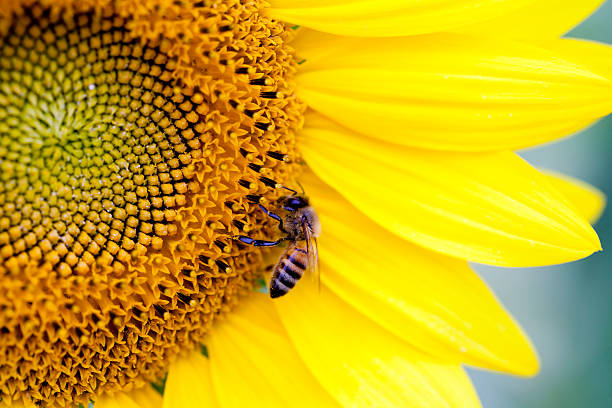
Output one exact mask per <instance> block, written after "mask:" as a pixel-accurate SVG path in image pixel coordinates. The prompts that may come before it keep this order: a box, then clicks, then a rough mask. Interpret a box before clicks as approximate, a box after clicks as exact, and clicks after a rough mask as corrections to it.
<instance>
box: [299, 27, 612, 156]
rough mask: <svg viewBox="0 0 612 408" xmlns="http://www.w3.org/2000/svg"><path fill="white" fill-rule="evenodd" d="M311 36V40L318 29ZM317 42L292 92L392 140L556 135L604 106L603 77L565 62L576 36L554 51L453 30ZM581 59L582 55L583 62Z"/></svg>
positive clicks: (515, 141) (460, 141) (466, 144)
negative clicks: (568, 46) (566, 49)
mask: <svg viewBox="0 0 612 408" xmlns="http://www.w3.org/2000/svg"><path fill="white" fill-rule="evenodd" d="M314 37H316V40H314V42H315V43H317V44H319V43H320V42H321V40H322V38H324V37H325V36H324V35H323V36H322V35H320V34H317V35H315V36H314ZM300 41H301V43H300V44H301V45H302V46H305V41H306V42H308V40H306V39H302V40H300ZM558 41H562V40H558ZM326 44H327V45H326V48H327V49H326V50H325V51H323V50H322V47H321V46H320V45H317V46H315V47H313V48H314V51H307V52H306V54H305V56H304V57H305V58H306V63H305V64H303V67H304V70H303V72H302V73H300V74H299V75H298V76H297V82H298V92H299V95H300V97H301V98H303V99H304V100H305V101H306V102H307V103H308V105H309V106H310V107H311V108H312V109H314V110H317V111H319V112H320V113H323V114H324V115H326V116H328V117H330V118H332V119H334V120H336V121H337V122H339V123H342V124H343V125H345V126H347V127H349V128H351V129H353V130H355V131H357V132H360V133H364V134H366V135H368V136H371V137H376V138H380V139H383V140H387V141H392V142H393V143H398V144H403V145H409V146H416V147H425V148H431V149H441V150H463V151H484V150H504V149H517V148H522V147H526V146H532V145H536V144H539V143H543V142H546V141H550V140H553V139H556V138H559V137H563V136H566V135H568V134H570V133H572V132H575V131H577V130H579V129H581V128H583V127H584V126H586V125H588V124H590V123H592V122H593V121H594V120H596V119H598V118H601V117H602V116H605V115H607V114H608V113H610V112H611V111H612V82H611V81H610V80H609V79H608V78H604V77H602V76H600V75H598V74H595V73H593V72H591V71H589V70H588V69H586V68H583V67H582V66H580V65H577V64H574V63H572V62H570V60H569V58H570V57H571V55H576V56H577V57H581V58H582V57H585V54H584V53H583V54H581V53H580V52H579V51H580V47H579V46H578V45H574V49H573V50H572V52H571V53H570V52H567V53H565V54H564V55H563V56H564V57H566V58H568V59H562V58H561V57H559V55H557V54H555V53H554V52H551V51H548V50H546V49H544V48H536V47H535V46H530V45H526V44H520V43H514V42H508V41H500V40H497V41H494V40H491V39H483V38H476V37H471V36H465V35H458V34H440V35H429V36H421V37H409V38H395V39H386V40H370V39H364V40H360V39H338V41H337V42H335V41H333V39H330V40H329V41H326ZM306 48H308V47H306ZM572 61H574V60H573V59H572ZM590 61H591V60H590V59H589V58H588V57H585V58H584V63H585V66H589V65H588V64H589V63H590Z"/></svg>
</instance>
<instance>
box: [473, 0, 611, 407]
mask: <svg viewBox="0 0 612 408" xmlns="http://www.w3.org/2000/svg"><path fill="white" fill-rule="evenodd" d="M517 23H520V22H517ZM568 36H569V37H577V38H588V39H593V40H598V41H602V42H607V43H612V2H611V1H608V2H607V3H606V4H604V5H603V6H602V7H601V8H600V9H599V10H598V11H597V12H596V13H595V14H593V15H592V16H591V17H590V18H589V19H588V20H586V21H585V22H583V23H582V24H581V25H580V26H578V27H577V28H576V29H574V30H573V31H572V32H570V33H569V34H568ZM521 155H522V156H523V157H525V158H526V159H527V160H528V161H529V162H531V163H532V164H534V165H535V166H537V167H540V168H546V169H552V170H558V171H560V172H563V173H566V174H570V175H572V176H575V177H577V178H579V179H582V180H585V181H588V182H589V183H591V184H593V185H594V186H596V187H598V188H599V189H601V190H602V191H603V192H604V193H605V194H606V196H608V197H609V199H610V201H612V117H608V118H606V119H604V120H601V121H600V122H598V123H597V124H595V125H594V126H592V127H591V128H589V129H587V130H585V131H583V132H581V133H579V134H577V135H575V136H573V137H572V138H569V139H564V140H562V141H559V142H556V143H553V144H548V145H545V146H542V147H539V148H535V149H531V150H528V151H524V152H521ZM595 229H596V231H597V233H598V234H599V237H600V239H601V242H602V246H603V249H604V252H599V253H597V254H594V255H592V256H591V257H589V258H588V259H586V260H582V261H578V262H573V263H570V264H565V265H558V266H551V267H545V268H529V269H507V268H506V269H504V268H492V267H484V266H480V265H477V266H475V268H476V270H478V271H479V272H480V274H481V276H482V277H483V278H484V279H485V280H486V281H487V283H488V284H489V286H490V287H491V288H492V289H493V291H494V292H495V293H496V294H497V295H498V297H499V298H500V300H501V301H502V303H504V305H505V306H506V307H507V309H508V310H509V311H510V312H511V313H512V314H513V315H514V316H515V317H516V319H517V320H518V322H519V323H520V324H521V325H522V327H523V328H524V329H525V330H526V332H527V333H528V334H529V336H530V338H531V339H532V341H533V343H534V344H535V346H536V348H537V350H538V352H539V354H540V360H541V370H540V373H539V375H538V376H537V377H535V378H517V377H510V376H504V375H498V374H493V373H489V372H483V371H477V370H470V374H471V377H472V379H473V381H474V384H475V386H476V389H477V391H478V394H479V396H480V399H481V401H482V404H483V406H484V407H485V408H535V407H537V408H548V407H555V408H570V407H571V408H574V407H585V408H600V407H601V408H603V407H606V408H608V407H612V301H611V299H612V273H611V272H612V209H607V210H606V211H605V212H604V214H603V216H602V218H601V219H600V220H599V222H598V223H597V224H596V225H595Z"/></svg>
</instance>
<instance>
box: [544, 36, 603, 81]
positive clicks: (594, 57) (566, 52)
mask: <svg viewBox="0 0 612 408" xmlns="http://www.w3.org/2000/svg"><path fill="white" fill-rule="evenodd" d="M540 44H541V46H543V47H545V48H546V49H549V50H551V51H553V52H555V53H556V54H559V55H560V56H561V57H563V58H567V59H571V60H573V61H580V65H582V66H585V67H588V69H589V70H590V71H592V72H595V73H597V74H598V75H601V76H604V77H606V78H612V47H611V46H610V45H608V44H604V43H600V42H597V41H588V40H579V39H575V38H565V39H563V40H562V41H559V40H548V41H543V42H541V43H540Z"/></svg>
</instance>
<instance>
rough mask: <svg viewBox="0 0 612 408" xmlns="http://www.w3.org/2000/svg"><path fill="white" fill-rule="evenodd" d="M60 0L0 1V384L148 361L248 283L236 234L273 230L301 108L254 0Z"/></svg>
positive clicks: (72, 388)
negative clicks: (138, 0) (6, 4)
mask: <svg viewBox="0 0 612 408" xmlns="http://www.w3.org/2000/svg"><path fill="white" fill-rule="evenodd" d="M42 3H45V2H42ZM61 3H62V4H61V5H54V4H53V2H49V6H48V7H47V6H44V5H43V6H41V5H35V4H34V3H33V2H31V1H23V2H21V3H20V4H17V5H12V7H13V9H11V10H10V11H9V12H10V15H6V13H7V11H6V10H5V11H4V13H5V15H4V16H3V15H2V14H1V13H0V169H1V171H0V260H1V263H0V276H1V277H0V398H2V399H3V400H8V401H10V400H18V399H21V400H23V401H34V402H38V403H42V404H43V405H50V406H55V405H61V406H65V405H72V404H75V403H87V401H88V400H89V399H90V398H93V397H94V396H95V395H99V394H100V393H103V392H113V391H117V390H129V389H130V388H132V387H134V386H138V385H142V384H143V383H145V382H148V381H152V380H155V379H157V378H159V377H160V376H161V375H163V373H164V371H165V370H166V368H167V365H168V364H169V361H170V359H171V358H172V357H174V356H175V355H176V354H177V353H179V352H180V351H181V350H183V349H191V348H193V347H194V346H195V345H197V344H198V343H199V342H200V341H201V340H202V339H203V337H204V335H205V333H206V331H207V330H208V328H209V327H210V325H211V323H212V319H213V317H214V316H215V315H216V314H219V313H221V312H224V311H226V310H229V309H231V307H232V306H233V305H234V304H235V303H236V301H237V298H238V297H239V295H240V294H241V293H244V292H247V291H248V290H250V289H251V288H252V287H253V285H254V282H255V280H256V278H257V277H258V276H259V272H258V271H259V270H260V269H261V262H262V261H261V255H260V250H258V249H254V248H251V247H247V246H244V245H242V244H237V243H236V241H234V240H233V239H232V237H233V236H234V235H237V234H244V233H245V231H246V232H248V233H249V235H253V236H262V237H264V238H265V237H270V236H271V235H273V234H274V233H275V225H273V224H271V223H269V222H268V221H267V220H266V217H265V216H264V215H263V214H262V213H261V211H259V210H258V208H257V206H255V205H253V203H254V202H258V201H261V200H264V201H265V200H266V199H267V200H269V201H273V200H274V199H275V198H277V197H278V196H280V195H283V194H284V193H282V192H280V191H279V190H278V189H276V190H275V189H274V187H275V184H276V183H277V182H278V183H282V184H285V185H293V178H294V175H295V172H296V165H295V164H291V163H287V160H286V159H287V158H288V157H292V158H295V154H296V153H295V150H294V136H293V131H294V130H295V129H297V128H299V126H301V122H302V113H303V110H304V108H303V106H302V104H301V103H300V102H299V101H297V100H296V99H295V98H294V97H293V96H292V90H291V88H290V86H289V85H288V83H287V81H288V80H289V79H290V75H291V74H292V72H294V70H295V62H294V60H293V57H292V55H291V52H290V48H289V47H287V46H286V42H287V40H288V39H289V36H290V33H289V32H288V31H287V30H286V29H285V27H284V26H283V25H282V24H279V23H278V22H274V21H271V20H269V19H267V18H265V17H262V16H261V15H260V14H259V7H260V6H259V5H258V4H257V3H256V2H244V4H243V2H240V1H231V0H217V1H207V2H189V3H187V2H185V3H184V4H183V3H182V2H174V3H172V4H171V5H166V3H167V2H163V1H159V2H155V1H149V2H144V3H143V4H142V5H140V4H139V5H134V3H133V2H132V1H116V2H112V5H106V3H107V2H100V4H99V5H92V6H91V8H90V9H89V8H88V7H89V6H86V5H84V4H85V3H87V4H89V3H95V2H85V3H82V2H79V1H74V2H71V1H64V2H61ZM12 4H13V3H12Z"/></svg>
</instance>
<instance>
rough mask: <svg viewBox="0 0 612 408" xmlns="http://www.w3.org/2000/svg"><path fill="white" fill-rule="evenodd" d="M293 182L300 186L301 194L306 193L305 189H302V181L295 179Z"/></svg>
mask: <svg viewBox="0 0 612 408" xmlns="http://www.w3.org/2000/svg"><path fill="white" fill-rule="evenodd" d="M295 183H296V184H297V185H298V186H300V190H302V192H301V193H300V194H302V195H306V191H304V186H303V185H302V183H300V182H299V181H297V180H296V181H295Z"/></svg>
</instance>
